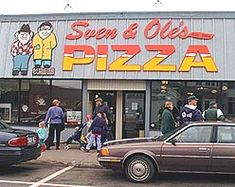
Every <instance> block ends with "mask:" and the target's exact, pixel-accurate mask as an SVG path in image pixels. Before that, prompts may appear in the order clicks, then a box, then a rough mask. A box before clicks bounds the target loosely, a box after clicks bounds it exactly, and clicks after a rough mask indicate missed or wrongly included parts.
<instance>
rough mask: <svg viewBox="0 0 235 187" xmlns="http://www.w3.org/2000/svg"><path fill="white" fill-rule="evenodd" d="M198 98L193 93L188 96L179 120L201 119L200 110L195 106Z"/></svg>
mask: <svg viewBox="0 0 235 187" xmlns="http://www.w3.org/2000/svg"><path fill="white" fill-rule="evenodd" d="M197 102H198V98H197V97H196V96H194V95H191V96H189V97H188V104H186V105H185V106H184V107H183V109H182V111H181V122H182V123H188V122H190V121H201V120H203V117H202V113H201V111H200V110H199V109H198V108H197Z"/></svg>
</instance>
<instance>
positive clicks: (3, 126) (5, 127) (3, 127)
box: [0, 121, 10, 130]
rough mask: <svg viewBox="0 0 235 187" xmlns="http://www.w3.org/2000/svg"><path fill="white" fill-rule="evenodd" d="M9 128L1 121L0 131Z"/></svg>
mask: <svg viewBox="0 0 235 187" xmlns="http://www.w3.org/2000/svg"><path fill="white" fill-rule="evenodd" d="M7 128H10V126H8V125H7V124H6V123H4V122H3V121H0V130H1V129H7Z"/></svg>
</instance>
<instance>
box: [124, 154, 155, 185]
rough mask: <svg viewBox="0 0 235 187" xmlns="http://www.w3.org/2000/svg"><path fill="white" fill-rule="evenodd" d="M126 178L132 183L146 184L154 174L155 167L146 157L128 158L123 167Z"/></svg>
mask: <svg viewBox="0 0 235 187" xmlns="http://www.w3.org/2000/svg"><path fill="white" fill-rule="evenodd" d="M124 170H125V175H126V177H127V178H128V179H129V180H130V181H132V182H148V181H149V180H151V179H152V178H153V175H154V174H155V170H156V169H155V166H154V164H153V162H152V160H150V159H149V158H148V157H146V156H142V155H136V156H133V157H131V158H129V159H128V160H127V161H126V164H125V166H124Z"/></svg>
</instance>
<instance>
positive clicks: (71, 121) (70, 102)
mask: <svg viewBox="0 0 235 187" xmlns="http://www.w3.org/2000/svg"><path fill="white" fill-rule="evenodd" d="M52 98H57V99H59V100H60V101H61V107H62V109H63V110H64V112H66V114H67V115H66V122H67V124H68V125H77V124H79V123H80V121H81V111H82V81H79V80H53V81H52Z"/></svg>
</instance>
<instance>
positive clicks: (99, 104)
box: [92, 97, 112, 144]
mask: <svg viewBox="0 0 235 187" xmlns="http://www.w3.org/2000/svg"><path fill="white" fill-rule="evenodd" d="M99 112H101V113H102V114H105V115H106V117H107V119H108V122H107V125H106V126H107V128H106V130H104V131H103V134H102V136H101V143H102V144H103V143H104V142H105V141H106V140H107V137H108V136H107V135H108V129H110V128H111V124H110V122H111V118H112V114H111V111H110V110H109V107H108V105H106V104H104V103H103V99H102V98H100V97H99V98H97V99H95V109H94V112H93V115H92V118H93V119H94V118H95V117H96V115H97V113H99ZM109 134H112V132H110V131H109Z"/></svg>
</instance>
